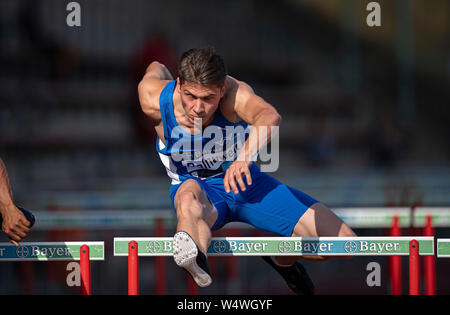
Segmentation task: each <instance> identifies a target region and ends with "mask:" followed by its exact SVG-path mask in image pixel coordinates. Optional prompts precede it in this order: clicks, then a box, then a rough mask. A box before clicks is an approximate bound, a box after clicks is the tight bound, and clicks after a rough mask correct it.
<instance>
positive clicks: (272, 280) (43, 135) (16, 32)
mask: <svg viewBox="0 0 450 315" xmlns="http://www.w3.org/2000/svg"><path fill="white" fill-rule="evenodd" d="M77 2H78V3H79V4H80V5H81V22H82V26H81V27H68V26H67V24H66V17H67V14H68V13H69V12H68V11H66V6H67V4H68V3H69V1H61V0H39V1H26V0H21V1H18V0H2V1H1V2H0V156H1V157H2V159H3V160H4V162H5V164H6V166H7V169H8V172H9V176H10V178H11V182H12V187H13V191H14V196H15V199H16V201H17V203H18V204H21V205H23V206H25V207H27V208H30V209H34V210H41V211H67V210H80V211H81V210H96V211H97V210H98V211H102V210H121V211H123V212H126V211H127V209H141V210H143V211H153V210H160V209H170V208H171V204H170V198H169V194H168V188H169V185H170V182H169V179H168V178H167V176H166V173H165V170H164V168H163V166H162V164H161V162H160V160H159V157H158V155H157V154H156V151H155V149H154V140H155V134H154V131H153V129H152V126H151V124H150V122H149V121H148V120H147V119H146V118H145V117H144V116H143V114H142V113H141V111H140V107H139V103H138V99H137V93H136V88H137V83H138V82H139V80H140V78H141V77H142V75H143V73H144V70H145V68H146V66H147V65H148V64H149V63H150V62H151V61H153V60H158V61H160V62H162V63H164V64H165V65H166V66H167V67H168V68H169V69H170V70H171V71H172V73H173V74H176V70H177V69H176V62H177V59H178V57H179V56H180V54H181V53H182V52H183V51H185V50H187V49H189V48H192V47H201V46H214V47H215V48H216V50H217V52H218V53H219V54H221V55H222V56H223V57H224V59H225V61H226V63H227V65H228V70H229V73H230V75H232V76H234V77H236V78H238V79H241V80H243V81H245V82H247V83H248V84H250V85H251V86H252V87H253V88H254V90H255V91H256V93H257V94H259V95H260V96H262V97H263V98H265V99H266V100H267V101H268V102H269V103H271V104H273V105H274V106H275V107H276V108H277V109H278V110H279V112H280V113H281V115H282V117H283V124H282V127H281V130H280V168H279V170H278V171H277V172H276V173H275V174H273V175H274V176H275V177H277V178H278V179H280V180H281V181H283V182H285V183H288V184H290V185H292V186H294V187H297V188H299V189H301V190H303V191H305V192H306V193H308V194H310V195H312V196H313V197H315V198H316V199H319V200H321V201H322V202H323V203H325V204H326V205H328V206H329V207H331V208H333V207H357V206H381V207H383V206H415V205H422V206H450V158H449V157H450V146H449V144H448V141H449V140H448V139H449V136H450V124H449V122H450V108H449V106H448V105H449V99H450V98H449V94H450V92H449V84H450V27H449V23H450V22H449V21H450V20H449V15H450V3H449V2H448V1H446V0H434V1H426V0H411V1H409V0H395V1H388V0H383V1H381V0H380V1H377V2H378V3H380V5H381V9H382V11H381V18H382V20H381V22H382V26H381V27H369V26H367V24H366V16H367V14H368V13H369V12H367V11H366V5H367V3H369V2H370V1H361V0H282V1H281V0H280V1H256V0H229V1H196V0H194V1H181V0H171V1H159V0H151V1H150V0H149V1H146V0H129V1H121V0H96V1H85V0H79V1H77ZM38 220H39V218H38ZM172 230H173V229H172ZM172 230H171V228H169V229H168V231H167V234H168V235H170V233H172ZM357 232H358V233H360V234H362V235H371V236H376V235H385V231H383V230H373V229H371V230H357ZM436 232H437V235H439V236H442V237H449V236H450V233H449V230H448V229H437V231H436ZM152 233H154V231H153V230H151V229H148V230H120V231H115V230H101V231H100V230H99V231H92V230H70V231H45V232H44V231H34V232H32V233H31V234H30V236H29V237H28V238H27V240H28V241H45V240H46V241H61V240H104V241H105V242H106V245H107V250H108V251H109V252H108V251H107V253H106V255H107V260H106V261H104V262H96V263H93V265H92V268H93V292H94V293H98V294H125V293H126V285H127V282H126V276H127V275H126V259H122V258H114V257H111V255H112V254H111V250H112V248H111V244H112V237H113V236H151V235H152ZM0 241H7V239H6V238H5V237H4V235H2V236H0ZM108 244H109V245H108ZM108 257H109V258H108ZM369 261H380V263H382V266H383V268H385V269H383V270H386V268H387V259H384V258H382V259H375V258H370V257H369V258H356V259H352V260H350V261H330V262H324V263H310V262H305V265H306V267H307V268H308V270H309V271H310V273H311V277H312V278H313V280H314V281H315V282H316V286H317V293H321V294H388V293H389V282H388V279H387V271H386V272H383V273H384V274H386V275H385V276H384V278H383V281H382V286H381V287H379V288H369V287H367V285H366V282H365V277H366V275H367V272H366V271H365V266H366V265H367V263H368V262H369ZM404 262H405V261H404ZM234 263H235V264H240V267H241V282H240V283H239V284H238V285H236V284H234V285H230V284H229V283H227V280H226V274H227V273H226V270H225V269H226V268H227V267H226V266H227V265H226V263H225V260H222V259H217V260H216V261H215V264H216V269H217V274H216V281H215V282H214V284H213V285H212V286H211V287H209V288H207V289H201V290H200V293H201V294H226V293H234V294H240V293H242V294H290V291H289V289H287V287H286V286H285V284H284V282H283V281H282V280H281V278H279V277H278V275H276V274H275V272H271V271H270V268H269V267H268V266H266V265H265V264H264V262H262V260H260V259H256V258H237V259H235V262H234ZM448 267H449V265H448V263H445V262H442V261H439V260H438V261H437V271H438V282H437V284H438V293H447V294H448V293H450V284H449V282H450V281H448V280H449V275H448ZM64 268H65V264H64V263H57V262H52V263H46V264H43V263H26V264H25V263H1V264H0V293H1V294H22V293H36V294H71V293H74V294H75V293H77V292H78V291H77V289H74V288H68V287H67V286H66V284H65V275H66V274H67V272H66V271H65V269H64ZM167 268H168V271H167V276H168V282H167V293H168V294H185V293H186V285H185V283H186V281H185V279H186V276H185V274H184V273H183V272H182V271H181V270H178V269H176V268H175V264H173V263H172V261H168V266H167ZM446 268H447V273H446V272H445V269H446ZM404 270H405V272H406V270H407V266H406V265H405V268H404ZM439 271H441V275H440V274H439ZM154 273H155V268H154V261H152V259H147V260H142V262H141V293H143V294H154V292H155V291H154V277H155V274H154ZM445 278H446V279H447V281H445ZM405 281H406V274H405ZM404 287H405V288H407V282H405V286H404Z"/></svg>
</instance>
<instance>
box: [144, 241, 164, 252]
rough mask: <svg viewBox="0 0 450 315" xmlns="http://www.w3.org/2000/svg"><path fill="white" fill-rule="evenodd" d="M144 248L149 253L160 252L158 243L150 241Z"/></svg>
mask: <svg viewBox="0 0 450 315" xmlns="http://www.w3.org/2000/svg"><path fill="white" fill-rule="evenodd" d="M145 248H146V249H147V251H148V252H150V253H157V252H159V251H160V250H161V245H159V243H158V242H154V241H151V242H148V244H147V246H146V247H145Z"/></svg>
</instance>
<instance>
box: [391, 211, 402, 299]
mask: <svg viewBox="0 0 450 315" xmlns="http://www.w3.org/2000/svg"><path fill="white" fill-rule="evenodd" d="M389 236H401V230H400V225H399V218H398V216H394V218H393V221H392V227H391V229H390V233H389ZM389 267H390V268H389V271H390V278H391V288H392V295H400V294H402V257H401V256H390V257H389Z"/></svg>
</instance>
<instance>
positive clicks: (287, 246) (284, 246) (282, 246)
mask: <svg viewBox="0 0 450 315" xmlns="http://www.w3.org/2000/svg"><path fill="white" fill-rule="evenodd" d="M291 248H292V247H291V243H289V242H287V241H282V242H280V243H278V251H279V252H280V253H287V252H289V251H290V250H291Z"/></svg>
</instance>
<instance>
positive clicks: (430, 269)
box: [423, 215, 436, 295]
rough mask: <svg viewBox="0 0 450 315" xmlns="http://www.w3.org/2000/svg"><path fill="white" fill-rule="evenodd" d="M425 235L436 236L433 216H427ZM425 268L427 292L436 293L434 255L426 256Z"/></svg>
mask: <svg viewBox="0 0 450 315" xmlns="http://www.w3.org/2000/svg"><path fill="white" fill-rule="evenodd" d="M423 235H424V236H434V228H433V224H432V217H431V215H428V216H427V217H426V224H425V228H424V233H423ZM424 270H425V294H426V295H435V294H436V266H435V257H434V256H425V257H424Z"/></svg>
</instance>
